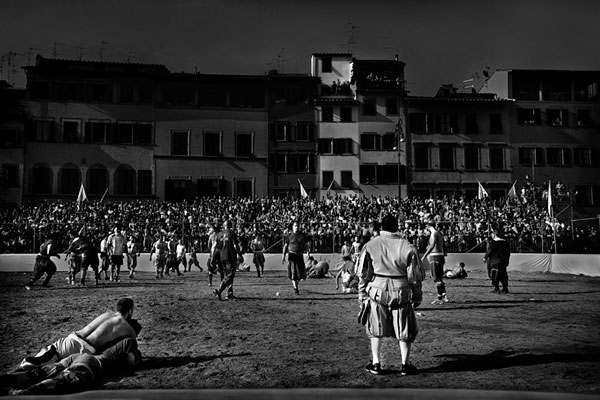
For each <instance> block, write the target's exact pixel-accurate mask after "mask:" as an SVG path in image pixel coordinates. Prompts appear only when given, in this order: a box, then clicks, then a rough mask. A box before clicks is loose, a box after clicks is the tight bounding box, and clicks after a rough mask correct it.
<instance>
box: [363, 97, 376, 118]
mask: <svg viewBox="0 0 600 400" xmlns="http://www.w3.org/2000/svg"><path fill="white" fill-rule="evenodd" d="M363 115H377V99H375V98H373V97H370V98H365V99H364V102H363Z"/></svg>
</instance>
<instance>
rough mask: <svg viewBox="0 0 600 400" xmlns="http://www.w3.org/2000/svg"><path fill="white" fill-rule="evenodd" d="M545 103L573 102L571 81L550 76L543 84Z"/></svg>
mask: <svg viewBox="0 0 600 400" xmlns="http://www.w3.org/2000/svg"><path fill="white" fill-rule="evenodd" d="M542 87H543V91H542V99H543V100H544V101H571V81H570V79H565V78H562V77H559V76H549V77H546V78H544V80H543V82H542Z"/></svg>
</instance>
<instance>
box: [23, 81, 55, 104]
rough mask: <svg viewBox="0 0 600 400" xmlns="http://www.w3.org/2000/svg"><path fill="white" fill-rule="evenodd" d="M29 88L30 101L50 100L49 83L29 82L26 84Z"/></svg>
mask: <svg viewBox="0 0 600 400" xmlns="http://www.w3.org/2000/svg"><path fill="white" fill-rule="evenodd" d="M27 85H28V86H29V95H30V96H31V98H32V99H37V100H48V99H50V83H49V82H34V81H30V82H28V84H27Z"/></svg>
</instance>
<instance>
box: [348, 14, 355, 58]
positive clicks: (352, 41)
mask: <svg viewBox="0 0 600 400" xmlns="http://www.w3.org/2000/svg"><path fill="white" fill-rule="evenodd" d="M355 33H356V26H355V25H354V24H353V23H352V22H348V39H347V40H346V49H347V52H348V54H352V53H353V52H354V45H355V44H356V40H355Z"/></svg>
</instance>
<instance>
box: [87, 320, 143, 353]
mask: <svg viewBox="0 0 600 400" xmlns="http://www.w3.org/2000/svg"><path fill="white" fill-rule="evenodd" d="M75 333H76V334H77V335H78V336H79V337H81V338H82V339H84V340H85V341H86V342H87V343H89V344H90V345H91V346H93V347H95V348H97V349H99V348H103V347H104V346H106V345H107V344H109V343H112V342H115V341H117V340H120V339H124V338H128V337H130V338H135V337H136V335H135V331H134V330H133V328H132V327H131V326H130V325H129V323H128V322H127V320H126V319H125V317H123V316H122V315H121V314H120V313H118V312H116V311H108V312H105V313H104V314H102V315H100V316H99V317H97V318H96V319H94V320H93V321H92V322H90V323H89V324H88V325H87V326H86V327H85V328H83V329H80V330H78V331H77V332H75Z"/></svg>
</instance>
